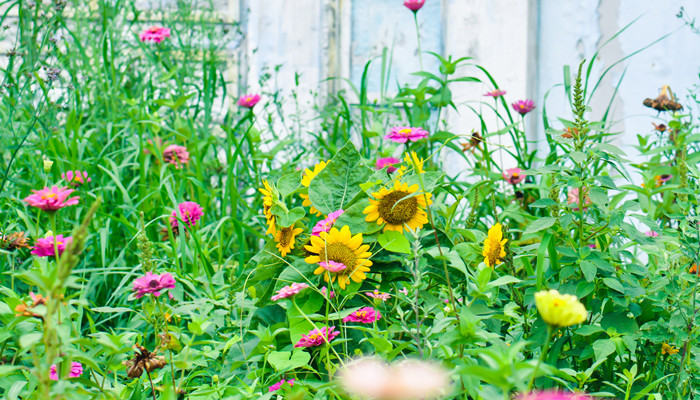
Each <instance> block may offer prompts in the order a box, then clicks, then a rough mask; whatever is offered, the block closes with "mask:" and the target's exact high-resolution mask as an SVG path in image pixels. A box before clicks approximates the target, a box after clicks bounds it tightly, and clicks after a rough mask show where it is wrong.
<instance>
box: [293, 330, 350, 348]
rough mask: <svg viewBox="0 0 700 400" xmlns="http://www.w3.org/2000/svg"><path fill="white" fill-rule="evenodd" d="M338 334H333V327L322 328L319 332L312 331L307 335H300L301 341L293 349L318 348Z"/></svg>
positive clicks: (338, 333)
mask: <svg viewBox="0 0 700 400" xmlns="http://www.w3.org/2000/svg"><path fill="white" fill-rule="evenodd" d="M338 335H340V332H335V326H331V327H330V328H328V327H327V326H324V327H323V328H321V329H320V330H318V329H312V330H311V331H310V332H309V334H308V335H301V339H299V341H298V342H297V344H295V345H294V347H318V346H321V345H322V344H324V343H330V342H331V340H333V339H335V337H336V336H338Z"/></svg>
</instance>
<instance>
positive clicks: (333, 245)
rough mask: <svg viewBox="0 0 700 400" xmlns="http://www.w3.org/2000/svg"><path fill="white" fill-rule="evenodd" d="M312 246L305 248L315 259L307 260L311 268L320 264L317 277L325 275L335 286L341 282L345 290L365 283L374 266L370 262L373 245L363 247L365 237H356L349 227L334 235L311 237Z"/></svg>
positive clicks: (325, 234)
mask: <svg viewBox="0 0 700 400" xmlns="http://www.w3.org/2000/svg"><path fill="white" fill-rule="evenodd" d="M310 243H311V244H309V245H307V246H304V248H305V249H306V250H308V251H309V252H310V253H312V255H310V256H308V257H306V259H305V261H306V262H307V263H309V264H318V265H319V266H318V268H316V270H315V271H314V275H320V274H323V279H324V280H325V281H326V282H330V283H333V282H334V281H335V279H336V278H338V285H339V286H340V288H341V289H345V286H347V285H349V284H350V280H351V279H352V280H353V281H354V282H362V281H363V280H364V279H365V278H367V275H365V273H366V272H369V267H370V266H372V261H369V260H368V258H369V257H370V256H371V255H372V254H371V253H370V252H369V251H367V250H369V245H366V244H364V245H363V244H362V234H361V233H358V234H357V235H355V236H352V233H350V228H349V227H348V226H347V225H346V226H344V227H343V228H342V229H340V230H338V228H331V230H330V232H321V233H320V234H319V236H311V242H310Z"/></svg>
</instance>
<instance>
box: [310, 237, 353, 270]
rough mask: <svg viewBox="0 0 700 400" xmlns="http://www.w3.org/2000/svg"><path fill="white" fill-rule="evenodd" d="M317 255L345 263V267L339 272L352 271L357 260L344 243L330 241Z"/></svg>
mask: <svg viewBox="0 0 700 400" xmlns="http://www.w3.org/2000/svg"><path fill="white" fill-rule="evenodd" d="M319 255H320V256H321V258H322V259H323V257H326V260H332V261H335V262H339V263H342V264H343V265H345V266H346V267H347V268H345V269H344V270H342V271H341V272H340V273H352V271H353V270H354V269H355V261H356V260H357V257H356V256H355V253H353V251H352V250H351V249H350V247H348V246H347V245H346V244H343V243H331V244H329V245H328V246H326V248H325V249H323V250H322V251H321V252H320V254H319ZM346 271H347V272H346Z"/></svg>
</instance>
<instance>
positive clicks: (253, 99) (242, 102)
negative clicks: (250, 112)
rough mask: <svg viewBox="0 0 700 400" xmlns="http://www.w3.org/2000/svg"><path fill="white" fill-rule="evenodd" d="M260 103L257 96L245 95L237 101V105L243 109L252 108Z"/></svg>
mask: <svg viewBox="0 0 700 400" xmlns="http://www.w3.org/2000/svg"><path fill="white" fill-rule="evenodd" d="M259 101H260V95H259V94H245V95H243V96H241V98H239V99H238V103H237V104H238V105H239V106H241V107H245V108H253V107H255V105H256V104H258V102H259Z"/></svg>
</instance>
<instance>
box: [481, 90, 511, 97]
mask: <svg viewBox="0 0 700 400" xmlns="http://www.w3.org/2000/svg"><path fill="white" fill-rule="evenodd" d="M505 95H506V91H505V90H501V89H494V90H492V91H490V92H486V93H484V96H488V97H493V98H494V99H497V98H499V97H501V96H505Z"/></svg>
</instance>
